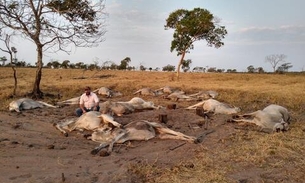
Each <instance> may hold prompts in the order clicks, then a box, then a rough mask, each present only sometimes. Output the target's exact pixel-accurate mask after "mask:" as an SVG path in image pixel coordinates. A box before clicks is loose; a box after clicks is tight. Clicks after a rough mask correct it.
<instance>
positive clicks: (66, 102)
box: [57, 97, 80, 105]
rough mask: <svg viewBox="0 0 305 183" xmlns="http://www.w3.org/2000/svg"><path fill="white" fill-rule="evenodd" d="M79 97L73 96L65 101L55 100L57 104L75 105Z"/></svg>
mask: <svg viewBox="0 0 305 183" xmlns="http://www.w3.org/2000/svg"><path fill="white" fill-rule="evenodd" d="M79 99H80V97H74V98H71V99H68V100H65V101H61V102H57V104H58V105H75V104H79Z"/></svg>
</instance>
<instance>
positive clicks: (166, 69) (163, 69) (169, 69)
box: [162, 64, 175, 71]
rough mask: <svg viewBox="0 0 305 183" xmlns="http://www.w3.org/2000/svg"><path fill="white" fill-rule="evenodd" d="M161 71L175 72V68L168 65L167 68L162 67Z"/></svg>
mask: <svg viewBox="0 0 305 183" xmlns="http://www.w3.org/2000/svg"><path fill="white" fill-rule="evenodd" d="M162 71H175V66H173V65H170V64H168V65H167V66H164V67H162Z"/></svg>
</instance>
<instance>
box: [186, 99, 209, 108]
mask: <svg viewBox="0 0 305 183" xmlns="http://www.w3.org/2000/svg"><path fill="white" fill-rule="evenodd" d="M204 103H205V101H202V102H199V103H198V104H195V105H192V106H189V107H187V108H186V109H196V108H197V107H202V106H203V104H204Z"/></svg>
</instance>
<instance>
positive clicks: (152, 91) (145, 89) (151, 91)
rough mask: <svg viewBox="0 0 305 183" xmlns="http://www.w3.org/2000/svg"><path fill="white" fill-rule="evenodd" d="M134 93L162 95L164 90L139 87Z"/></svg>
mask: <svg viewBox="0 0 305 183" xmlns="http://www.w3.org/2000/svg"><path fill="white" fill-rule="evenodd" d="M133 94H134V95H136V94H140V95H143V96H159V95H162V94H163V92H162V91H155V90H153V89H151V88H142V89H139V90H138V91H136V92H134V93H133Z"/></svg>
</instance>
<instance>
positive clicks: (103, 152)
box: [100, 151, 110, 157]
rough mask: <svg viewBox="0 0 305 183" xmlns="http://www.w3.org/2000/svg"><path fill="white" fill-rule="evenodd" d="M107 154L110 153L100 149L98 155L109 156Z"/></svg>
mask: <svg viewBox="0 0 305 183" xmlns="http://www.w3.org/2000/svg"><path fill="white" fill-rule="evenodd" d="M109 155H110V153H109V152H107V151H101V152H100V156H102V157H106V156H109Z"/></svg>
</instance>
